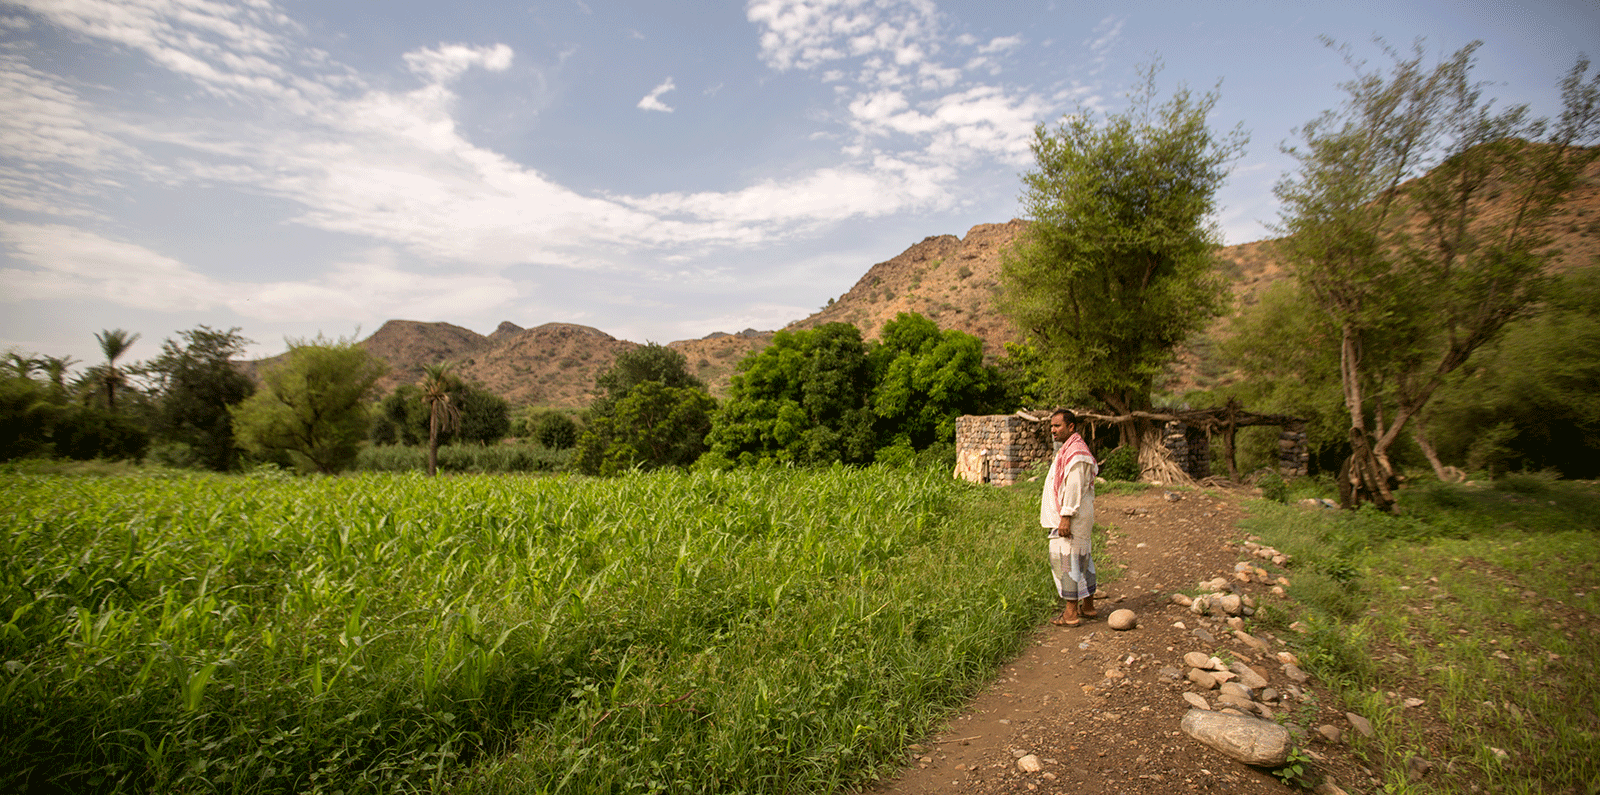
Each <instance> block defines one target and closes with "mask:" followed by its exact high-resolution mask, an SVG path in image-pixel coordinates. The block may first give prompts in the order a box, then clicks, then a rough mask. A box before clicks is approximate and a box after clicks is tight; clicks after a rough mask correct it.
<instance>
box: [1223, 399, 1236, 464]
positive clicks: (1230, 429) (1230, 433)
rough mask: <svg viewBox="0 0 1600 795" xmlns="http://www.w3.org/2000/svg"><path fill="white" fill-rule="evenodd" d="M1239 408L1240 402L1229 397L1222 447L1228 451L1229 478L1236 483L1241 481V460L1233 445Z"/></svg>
mask: <svg viewBox="0 0 1600 795" xmlns="http://www.w3.org/2000/svg"><path fill="white" fill-rule="evenodd" d="M1238 409H1239V402H1238V401H1236V400H1234V399H1233V398H1228V424H1227V425H1226V426H1224V427H1223V429H1222V447H1223V449H1225V450H1226V451H1227V453H1228V480H1231V481H1233V482H1234V483H1238V482H1239V460H1238V457H1237V456H1236V455H1235V454H1234V446H1233V438H1234V434H1235V433H1237V432H1238V423H1239V420H1238V417H1237V416H1236V415H1237V413H1238Z"/></svg>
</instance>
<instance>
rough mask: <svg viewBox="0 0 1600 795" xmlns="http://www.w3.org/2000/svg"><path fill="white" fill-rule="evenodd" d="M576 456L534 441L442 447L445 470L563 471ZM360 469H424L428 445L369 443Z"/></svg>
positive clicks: (359, 462) (441, 464) (360, 458)
mask: <svg viewBox="0 0 1600 795" xmlns="http://www.w3.org/2000/svg"><path fill="white" fill-rule="evenodd" d="M571 460H572V450H570V449H569V450H552V449H550V448H548V447H540V446H539V445H532V444H500V445H478V444H450V445H445V446H443V447H440V448H439V461H438V463H439V470H440V471H441V472H470V473H479V474H482V473H510V472H560V471H562V470H564V469H566V468H567V463H568V462H569V461H571ZM354 469H355V470H356V471H358V472H424V471H427V469H428V449H427V448H426V447H412V446H407V445H398V444H383V445H369V446H367V447H364V448H362V449H361V452H360V454H359V455H357V456H356V463H355V467H354Z"/></svg>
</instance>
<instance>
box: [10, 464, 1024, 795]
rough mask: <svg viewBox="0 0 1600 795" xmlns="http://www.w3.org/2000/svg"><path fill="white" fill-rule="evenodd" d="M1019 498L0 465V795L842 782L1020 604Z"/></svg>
mask: <svg viewBox="0 0 1600 795" xmlns="http://www.w3.org/2000/svg"><path fill="white" fill-rule="evenodd" d="M1034 493H1036V492H1034ZM1036 499H1037V497H1036V496H1031V495H1030V492H1028V491H1027V490H1026V489H1016V490H998V489H989V488H984V487H976V486H969V485H965V484H961V483H957V482H952V481H951V479H950V478H949V476H948V474H947V473H946V472H943V471H916V470H904V469H901V470H886V469H881V468H873V469H868V470H844V469H836V470H828V471H811V472H808V471H789V470H767V471H756V472H750V471H745V472H735V473H726V474H681V473H658V474H650V475H638V476H631V477H625V478H620V479H614V480H589V479H583V478H574V477H547V478H528V477H504V476H502V477H489V476H458V477H452V478H445V479H439V480H434V481H430V480H427V479H424V478H421V477H415V476H409V475H382V474H368V475H361V476H355V477H344V478H304V479H294V478H286V477H282V476H278V477H271V476H265V475H259V476H234V477H221V476H200V475H165V476H135V477H84V476H59V475H55V476H52V475H28V474H16V473H14V472H13V473H10V474H0V571H3V576H0V588H3V591H0V621H3V622H4V623H3V624H0V652H3V657H0V659H3V660H4V673H3V675H0V791H7V792H10V791H19V790H28V789H31V788H44V787H46V786H49V785H54V786H59V787H61V788H62V789H63V790H65V791H98V792H112V791H124V792H178V791H188V792H297V793H299V792H340V791H342V792H345V793H359V792H413V791H420V792H428V791H451V792H511V791H516V792H551V793H554V792H583V793H592V792H648V791H666V790H670V791H674V792H736V791H737V792H752V793H755V792H771V793H776V792H801V791H806V792H819V791H829V790H832V789H835V788H838V787H841V786H845V785H849V784H853V783H859V782H862V781H864V780H870V779H871V778H872V777H873V776H874V775H876V774H878V773H880V772H883V771H885V770H888V769H890V768H892V767H893V766H894V765H895V764H896V762H897V761H898V760H900V759H903V756H902V749H903V746H904V745H905V744H906V743H908V742H911V741H914V740H916V739H918V738H920V737H922V736H924V735H925V734H926V733H928V732H929V731H930V730H932V729H933V728H934V727H935V726H936V725H937V723H938V722H939V721H940V720H942V719H943V718H944V717H945V716H946V715H947V714H948V711H949V710H950V709H951V708H953V707H955V706H958V705H959V704H960V703H961V702H962V700H963V698H964V697H965V696H966V695H968V694H969V693H970V692H972V690H973V689H974V688H976V687H977V686H979V685H981V684H982V683H983V682H984V681H986V680H987V679H988V678H989V677H990V676H991V675H992V671H993V669H994V667H995V666H996V665H997V664H998V663H999V662H1000V661H1002V660H1004V659H1006V658H1007V657H1008V656H1010V655H1012V654H1013V653H1015V651H1016V650H1017V649H1018V648H1019V644H1020V643H1021V642H1022V639H1023V638H1024V637H1025V636H1026V635H1027V633H1028V631H1029V630H1030V629H1031V627H1033V626H1034V625H1036V624H1037V622H1038V621H1039V620H1040V619H1041V618H1042V617H1043V615H1044V614H1045V613H1046V612H1047V611H1048V609H1049V607H1050V605H1051V602H1052V600H1051V599H1050V594H1049V591H1048V588H1047V587H1045V585H1044V583H1046V582H1047V581H1048V575H1047V573H1046V572H1044V570H1043V569H1042V568H1041V566H1042V560H1041V552H1040V549H1039V547H1038V538H1037V536H1036V534H1035V533H1033V532H1030V522H1029V519H1030V518H1031V512H1032V510H1033V509H1032V508H1031V505H1032V501H1033V500H1036Z"/></svg>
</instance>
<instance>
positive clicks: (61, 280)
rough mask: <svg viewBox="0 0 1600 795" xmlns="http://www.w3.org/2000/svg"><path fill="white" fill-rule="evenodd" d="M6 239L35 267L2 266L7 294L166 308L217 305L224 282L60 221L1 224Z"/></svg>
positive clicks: (14, 298) (17, 298) (2, 238)
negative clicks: (51, 222)
mask: <svg viewBox="0 0 1600 795" xmlns="http://www.w3.org/2000/svg"><path fill="white" fill-rule="evenodd" d="M0 242H3V243H4V244H5V245H6V247H7V248H9V249H10V250H11V251H12V252H13V253H14V254H15V255H16V256H17V257H18V258H19V259H21V260H23V261H26V262H29V263H32V264H33V266H34V268H35V269H34V270H23V269H20V268H8V269H6V270H4V271H0V278H3V279H4V280H5V283H6V286H7V289H6V293H5V294H6V299H7V300H8V301H23V300H29V299H42V300H50V299H70V298H80V299H81V298H84V297H95V298H99V299H102V300H105V301H110V302H113V303H116V304H120V305H122V306H129V307H134V308H137V309H153V310H158V311H166V312H179V311H193V310H197V309H205V308H207V307H211V306H215V305H216V304H217V303H218V302H219V301H220V300H221V299H222V297H223V289H224V287H223V285H220V284H218V283H217V282H215V281H213V280H211V279H209V278H207V277H206V276H204V275H201V274H199V273H196V272H195V271H193V270H191V269H190V268H189V267H187V266H186V265H184V264H183V263H181V262H179V261H178V260H175V259H172V258H171V257H166V256H163V255H161V254H157V253H156V252H153V251H150V250H148V249H145V248H143V247H141V246H136V245H133V244H131V243H124V242H121V241H116V240H110V239H108V238H105V237H101V236H100V235H97V234H95V233H93V232H89V231H86V230H82V229H77V228H74V227H70V226H62V225H59V224H20V223H0Z"/></svg>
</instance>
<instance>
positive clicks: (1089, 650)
mask: <svg viewBox="0 0 1600 795" xmlns="http://www.w3.org/2000/svg"><path fill="white" fill-rule="evenodd" d="M1254 496H1255V495H1254V494H1253V493H1252V492H1251V491H1246V490H1231V489H1226V488H1221V489H1218V488H1211V489H1204V490H1185V491H1176V492H1166V491H1164V490H1162V489H1159V488H1154V489H1149V490H1147V491H1145V492H1143V493H1140V494H1136V495H1101V496H1100V497H1099V498H1097V499H1096V506H1095V507H1096V517H1095V518H1096V520H1097V523H1098V524H1101V525H1105V526H1107V527H1109V528H1110V530H1111V532H1110V535H1111V539H1110V541H1109V543H1108V544H1106V545H1104V547H1103V548H1101V549H1097V550H1096V555H1097V558H1096V561H1097V566H1098V567H1100V568H1101V569H1102V572H1101V573H1102V579H1105V574H1107V573H1108V572H1107V571H1106V569H1116V568H1120V569H1121V572H1120V574H1119V575H1117V576H1116V579H1115V580H1114V581H1112V582H1109V583H1102V585H1101V587H1100V593H1101V599H1100V600H1099V602H1100V617H1099V619H1098V620H1093V621H1086V622H1084V623H1083V624H1082V625H1080V626H1077V627H1057V626H1052V625H1050V624H1045V625H1043V626H1042V627H1040V629H1039V630H1038V632H1037V634H1036V635H1035V637H1034V639H1033V642H1032V643H1030V644H1029V646H1028V648H1027V649H1026V650H1025V651H1024V652H1023V653H1022V655H1021V656H1020V657H1018V658H1017V659H1016V660H1014V661H1013V662H1012V663H1010V664H1009V665H1007V666H1005V667H1004V669H1003V670H1002V671H1001V674H1000V676H999V678H998V679H997V680H996V681H995V682H994V683H993V685H992V686H990V687H989V688H988V689H987V690H986V691H985V692H983V693H981V694H980V695H979V696H978V697H977V698H975V699H974V700H973V702H972V703H971V704H970V705H969V708H968V710H967V711H966V712H965V713H964V714H962V715H960V716H958V717H957V718H955V719H954V720H952V721H951V722H950V724H949V729H948V731H946V732H944V733H943V734H941V735H939V736H936V737H932V738H930V739H929V740H927V741H925V742H923V743H921V744H919V745H917V746H914V747H913V748H912V756H911V758H910V759H909V760H908V763H909V766H908V767H907V769H906V770H905V772H904V773H903V774H902V775H901V776H900V777H899V778H897V779H895V780H892V781H888V782H884V783H883V784H882V785H880V786H878V787H876V788H874V789H872V790H870V792H871V793H872V794H873V795H931V794H932V793H1023V792H1043V793H1049V792H1060V793H1074V794H1075V795H1077V794H1080V793H1095V794H1096V795H1100V794H1102V793H1188V792H1227V793H1239V794H1241V795H1245V794H1248V793H1284V792H1291V791H1297V790H1299V788H1298V787H1295V786H1290V785H1286V784H1285V783H1283V782H1282V781H1280V780H1279V779H1278V778H1277V777H1275V776H1274V775H1273V774H1272V773H1271V772H1270V771H1269V770H1267V769H1263V768H1257V767H1252V766H1250V765H1247V764H1244V763H1242V762H1239V761H1236V760H1235V759H1233V758H1230V757H1229V756H1226V755H1224V754H1223V753H1220V752H1218V751H1216V750H1213V749H1212V748H1210V747H1208V746H1206V745H1203V744H1201V743H1200V742H1199V741H1197V740H1196V739H1194V738H1192V737H1191V736H1189V735H1188V734H1186V733H1185V732H1184V731H1183V730H1182V729H1181V728H1180V724H1181V723H1182V722H1183V719H1184V717H1185V715H1186V714H1187V713H1188V712H1189V710H1191V709H1194V708H1195V707H1196V706H1198V705H1201V704H1203V705H1204V706H1206V707H1207V708H1209V709H1211V710H1221V709H1224V708H1227V707H1228V706H1229V705H1230V704H1232V705H1233V706H1235V707H1236V708H1238V709H1240V710H1249V711H1251V712H1253V713H1256V714H1258V715H1260V714H1266V715H1270V716H1272V717H1273V718H1274V719H1275V721H1276V722H1279V723H1283V724H1285V725H1287V726H1290V727H1291V731H1292V732H1293V737H1294V745H1295V746H1297V747H1298V748H1302V749H1304V750H1305V752H1306V754H1307V755H1308V756H1309V757H1310V760H1311V761H1310V762H1309V763H1308V764H1307V767H1308V769H1309V772H1310V773H1311V777H1312V780H1313V781H1321V782H1323V783H1322V786H1321V787H1319V791H1321V792H1325V793H1328V792H1338V791H1340V790H1341V789H1342V790H1343V791H1347V792H1352V793H1355V792H1365V791H1371V790H1372V789H1373V788H1374V787H1375V785H1376V779H1375V778H1374V777H1373V773H1372V772H1371V771H1369V770H1367V769H1365V768H1363V767H1362V766H1361V764H1360V763H1359V762H1357V761H1355V760H1354V759H1353V758H1352V756H1351V755H1350V754H1349V753H1348V751H1347V747H1346V745H1345V744H1344V735H1346V734H1347V733H1349V732H1354V731H1358V730H1359V728H1358V727H1357V726H1356V725H1355V723H1359V722H1360V718H1359V716H1357V717H1355V720H1354V722H1352V719H1351V718H1350V717H1347V716H1346V714H1345V713H1344V712H1343V711H1342V710H1341V709H1336V708H1335V705H1333V704H1331V703H1330V701H1331V699H1329V698H1327V697H1326V696H1325V695H1324V694H1323V693H1322V690H1321V687H1320V686H1319V683H1317V682H1316V681H1315V680H1314V679H1310V680H1306V679H1305V677H1304V674H1303V673H1301V672H1300V671H1299V669H1298V668H1297V667H1295V666H1293V665H1292V663H1293V662H1294V659H1293V657H1292V656H1285V657H1281V658H1280V654H1282V653H1288V646H1287V645H1285V643H1284V641H1283V639H1282V638H1280V637H1278V636H1276V635H1275V634H1274V633H1272V632H1269V631H1264V630H1262V629H1260V628H1259V627H1257V626H1255V625H1254V624H1253V622H1251V620H1250V619H1249V618H1244V619H1243V622H1244V623H1243V627H1244V629H1246V630H1248V631H1247V632H1236V631H1235V630H1234V628H1233V627H1230V622H1229V620H1228V619H1229V617H1228V616H1226V615H1225V614H1220V613H1221V610H1220V609H1217V610H1216V612H1218V613H1219V615H1215V616H1201V615H1197V614H1196V613H1195V612H1193V611H1192V610H1191V609H1190V608H1189V607H1185V606H1183V605H1181V604H1178V603H1175V602H1174V601H1173V600H1172V594H1174V593H1177V592H1184V593H1189V594H1193V593H1195V592H1196V591H1198V590H1200V588H1199V586H1200V583H1202V582H1203V581H1207V580H1212V579H1214V578H1218V577H1221V578H1224V582H1225V583H1226V584H1227V586H1228V587H1227V589H1226V590H1225V591H1224V592H1223V593H1225V594H1226V593H1232V594H1235V595H1237V596H1239V597H1241V599H1242V598H1243V597H1245V596H1248V597H1250V600H1248V601H1255V602H1257V604H1261V605H1264V604H1269V603H1271V601H1273V600H1281V599H1282V598H1283V597H1281V596H1278V595H1275V594H1274V593H1273V591H1272V589H1273V587H1274V586H1277V585H1279V581H1278V580H1277V578H1278V577H1280V576H1282V577H1287V578H1292V577H1293V576H1294V574H1293V568H1292V565H1293V564H1292V561H1291V562H1289V566H1288V567H1287V568H1285V567H1282V566H1274V565H1272V563H1271V559H1270V558H1271V550H1268V551H1266V552H1264V553H1263V554H1262V556H1257V555H1256V554H1255V552H1256V549H1255V547H1258V545H1256V544H1254V543H1253V542H1251V541H1250V540H1249V539H1247V538H1246V537H1245V535H1244V533H1243V531H1241V530H1238V529H1237V528H1236V525H1237V523H1238V521H1239V519H1240V518H1241V517H1242V516H1243V515H1244V511H1243V509H1242V508H1241V505H1242V504H1243V503H1244V502H1245V501H1246V500H1248V499H1251V498H1252V497H1254ZM1174 498H1176V499H1174ZM1039 553H1040V567H1041V568H1040V572H1041V573H1040V579H1041V587H1048V585H1047V583H1048V582H1049V575H1048V572H1047V571H1046V569H1045V568H1044V567H1045V565H1046V564H1045V563H1044V542H1043V539H1042V538H1041V540H1040V548H1039ZM1258 568H1260V569H1263V570H1265V573H1266V574H1268V576H1267V577H1265V578H1263V577H1260V576H1259V573H1258V572H1257V571H1256V569H1258ZM1241 573H1242V574H1243V575H1244V576H1239V575H1240V574H1241ZM1246 578H1248V580H1249V581H1246ZM1216 601H1218V602H1220V601H1221V600H1220V599H1218V600H1216ZM1241 606H1242V605H1241ZM1217 607H1220V605H1217V606H1215V607H1214V609H1216V608H1217ZM1119 609H1129V610H1132V611H1134V613H1135V614H1136V616H1137V618H1138V626H1137V627H1136V628H1134V629H1131V630H1127V631H1116V630H1112V629H1111V628H1110V627H1109V626H1108V623H1107V618H1108V617H1109V616H1111V614H1112V613H1113V611H1115V610H1119ZM1232 623H1233V625H1234V627H1237V626H1239V625H1240V619H1238V618H1235V619H1234V620H1233V622H1232ZM1186 656H1189V660H1187V661H1186V660H1185V657H1186ZM1212 658H1216V659H1215V660H1213V659H1212ZM1192 663H1199V664H1200V665H1199V666H1198V667H1197V666H1196V665H1193V664H1192ZM1217 663H1221V664H1220V665H1218V664H1217ZM1213 668H1219V669H1221V670H1214V671H1212V672H1211V674H1210V675H1200V672H1201V671H1204V670H1206V669H1213ZM1218 673H1220V674H1221V676H1215V675H1214V674H1218ZM1252 676H1260V677H1261V678H1262V679H1263V680H1265V681H1253V680H1252ZM1217 680H1229V681H1227V682H1220V681H1217ZM1240 685H1246V686H1248V685H1254V686H1253V687H1250V689H1249V691H1248V693H1247V694H1244V693H1241V692H1240V691H1239V689H1238V687H1239V686H1240ZM1268 690H1271V691H1275V692H1266V691H1268ZM1230 691H1231V692H1230ZM1242 695H1248V696H1249V698H1248V699H1246V700H1242V701H1241V700H1239V699H1240V698H1241V696H1242ZM1319 728H1320V729H1321V731H1319ZM1330 735H1331V737H1330Z"/></svg>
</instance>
